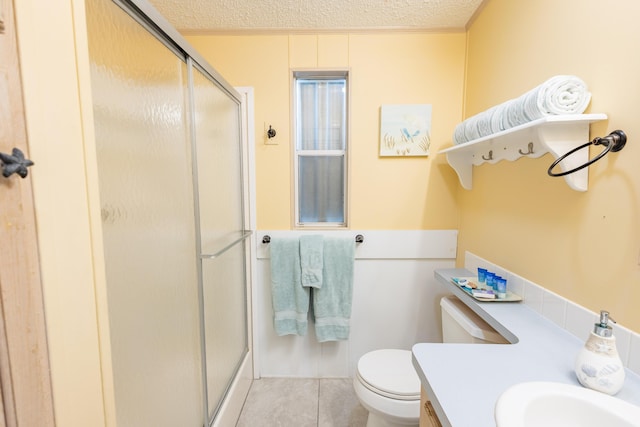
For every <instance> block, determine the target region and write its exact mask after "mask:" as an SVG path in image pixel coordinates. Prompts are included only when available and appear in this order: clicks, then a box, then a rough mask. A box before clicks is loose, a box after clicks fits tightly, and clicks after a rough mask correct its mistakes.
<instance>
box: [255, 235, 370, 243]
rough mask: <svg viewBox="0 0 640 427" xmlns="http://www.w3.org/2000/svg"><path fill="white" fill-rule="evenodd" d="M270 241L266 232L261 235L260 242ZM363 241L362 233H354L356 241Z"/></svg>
mask: <svg viewBox="0 0 640 427" xmlns="http://www.w3.org/2000/svg"><path fill="white" fill-rule="evenodd" d="M269 242H271V236H269V235H268V234H265V235H264V236H263V237H262V243H269ZM363 242H364V236H363V235H362V234H358V235H356V243H363Z"/></svg>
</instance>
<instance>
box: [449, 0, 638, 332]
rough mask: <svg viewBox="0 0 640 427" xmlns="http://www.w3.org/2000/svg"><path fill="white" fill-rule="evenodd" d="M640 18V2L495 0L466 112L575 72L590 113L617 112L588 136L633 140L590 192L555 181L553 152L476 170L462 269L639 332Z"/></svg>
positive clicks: (475, 43)
mask: <svg viewBox="0 0 640 427" xmlns="http://www.w3.org/2000/svg"><path fill="white" fill-rule="evenodd" d="M639 20H640V2H638V1H637V0H620V1H615V2H602V1H599V0H563V1H560V2H559V1H555V0H536V1H513V0H490V1H489V2H488V4H487V5H486V7H485V8H484V10H483V11H482V13H481V14H480V15H479V17H478V18H477V20H476V21H475V22H474V23H473V24H472V26H471V28H470V30H469V32H468V63H467V80H466V100H465V101H466V111H465V117H469V116H471V115H473V114H475V113H478V112H480V111H483V110H485V109H487V108H489V107H491V106H492V105H495V104H498V103H501V102H503V101H505V100H507V99H509V98H513V97H516V96H518V95H520V94H522V93H524V92H526V91H527V90H529V89H531V88H533V87H535V86H536V85H538V84H540V83H542V82H543V81H545V80H546V79H547V78H549V77H551V76H553V75H556V74H575V75H577V76H579V77H581V78H582V79H583V80H585V81H586V83H587V84H588V86H589V88H590V90H591V92H592V94H593V98H592V101H591V105H590V108H589V109H588V110H587V112H591V113H606V114H608V116H609V120H608V121H607V122H601V123H597V124H593V125H592V126H591V138H593V137H595V136H605V135H607V134H608V133H609V132H611V131H613V130H615V129H622V130H624V131H625V132H626V133H627V135H628V137H629V141H628V143H627V146H626V147H625V148H624V149H623V150H622V151H621V152H619V153H613V154H609V155H607V156H606V157H605V158H604V159H603V160H601V161H599V162H597V163H596V164H594V165H593V166H591V167H590V168H589V189H588V191H587V192H584V193H581V192H576V191H574V190H571V189H570V188H569V187H568V186H567V184H566V183H565V181H564V180H563V179H562V178H551V177H548V176H547V173H546V170H547V168H548V166H549V165H550V164H551V162H552V161H553V158H552V157H551V156H550V155H545V156H543V157H541V158H540V159H535V160H534V159H527V158H523V159H520V160H518V161H516V162H500V163H498V164H495V165H489V164H485V165H482V166H480V167H475V168H474V171H473V174H474V178H473V190H472V191H466V190H461V191H459V193H458V194H459V196H458V200H459V202H460V209H461V221H460V237H459V255H458V262H459V264H461V263H462V257H463V256H464V251H465V250H469V251H472V252H474V253H476V254H477V255H479V256H481V257H483V258H486V259H489V260H491V261H492V262H495V263H497V264H500V265H502V266H504V267H505V268H508V269H509V270H512V271H515V272H518V273H520V274H521V275H523V276H524V277H526V278H528V279H530V280H532V281H534V282H536V283H539V284H540V285H542V286H544V287H546V288H548V289H550V290H552V291H554V292H556V293H558V294H560V295H562V296H564V297H566V298H569V299H571V300H573V301H575V302H577V303H578V304H581V305H583V306H585V307H588V308H590V309H591V310H593V311H598V310H600V309H606V310H609V311H611V313H612V316H613V317H614V318H615V319H616V320H618V322H620V323H623V324H624V325H625V326H627V327H629V328H631V329H633V330H636V331H640V310H639V309H638V308H639V307H640V266H639V263H640V167H638V158H639V156H640V146H639V144H638V137H639V136H640V120H638V118H637V115H638V111H639V109H640V78H639V77H638V76H640V57H639V56H638V55H637V52H638V51H640V26H639V25H638V22H639ZM585 142H586V141H585ZM599 151H600V147H598V148H594V149H593V150H592V152H591V156H594V155H595V154H596V153H597V152H599Z"/></svg>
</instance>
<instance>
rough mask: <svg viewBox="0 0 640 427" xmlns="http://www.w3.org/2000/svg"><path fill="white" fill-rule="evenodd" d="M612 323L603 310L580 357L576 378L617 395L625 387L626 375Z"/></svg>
mask: <svg viewBox="0 0 640 427" xmlns="http://www.w3.org/2000/svg"><path fill="white" fill-rule="evenodd" d="M609 321H611V322H613V323H615V321H614V320H613V319H611V318H610V317H609V312H608V311H604V310H603V311H601V312H600V322H599V323H596V324H595V325H594V328H593V332H591V333H590V335H589V338H588V339H587V342H586V343H585V344H584V347H583V348H582V350H580V353H579V354H578V359H577V360H576V376H577V377H578V381H580V384H582V385H583V386H585V387H588V388H591V389H593V390H597V391H601V392H603V393H607V394H611V395H614V394H616V393H617V392H619V391H620V389H621V388H622V385H623V384H624V376H625V372H624V366H622V360H621V359H620V356H619V355H618V350H617V349H616V338H615V337H614V336H613V329H611V326H610V325H609Z"/></svg>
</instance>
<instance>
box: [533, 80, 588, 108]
mask: <svg viewBox="0 0 640 427" xmlns="http://www.w3.org/2000/svg"><path fill="white" fill-rule="evenodd" d="M590 101H591V93H590V92H589V90H588V89H587V84H586V83H585V82H584V81H582V80H581V79H580V78H578V77H576V76H555V77H552V78H550V79H549V80H547V81H546V82H544V83H543V84H542V85H541V87H540V88H539V91H538V108H539V109H540V111H541V112H543V114H545V115H553V114H558V115H560V114H582V113H583V112H584V110H586V109H587V106H588V105H589V102H590Z"/></svg>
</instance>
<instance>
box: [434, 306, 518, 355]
mask: <svg viewBox="0 0 640 427" xmlns="http://www.w3.org/2000/svg"><path fill="white" fill-rule="evenodd" d="M440 307H441V308H442V342H445V343H472V344H507V343H508V341H507V340H506V339H504V338H503V337H502V335H500V334H498V333H497V332H496V330H495V329H493V328H492V327H491V326H490V325H489V324H488V323H487V322H485V321H484V320H483V319H482V318H480V316H478V315H477V314H476V313H474V312H473V311H472V310H471V309H470V308H469V307H467V306H466V305H465V303H463V302H462V301H460V299H458V298H457V297H455V296H454V295H449V296H446V297H444V298H442V299H441V300H440Z"/></svg>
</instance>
